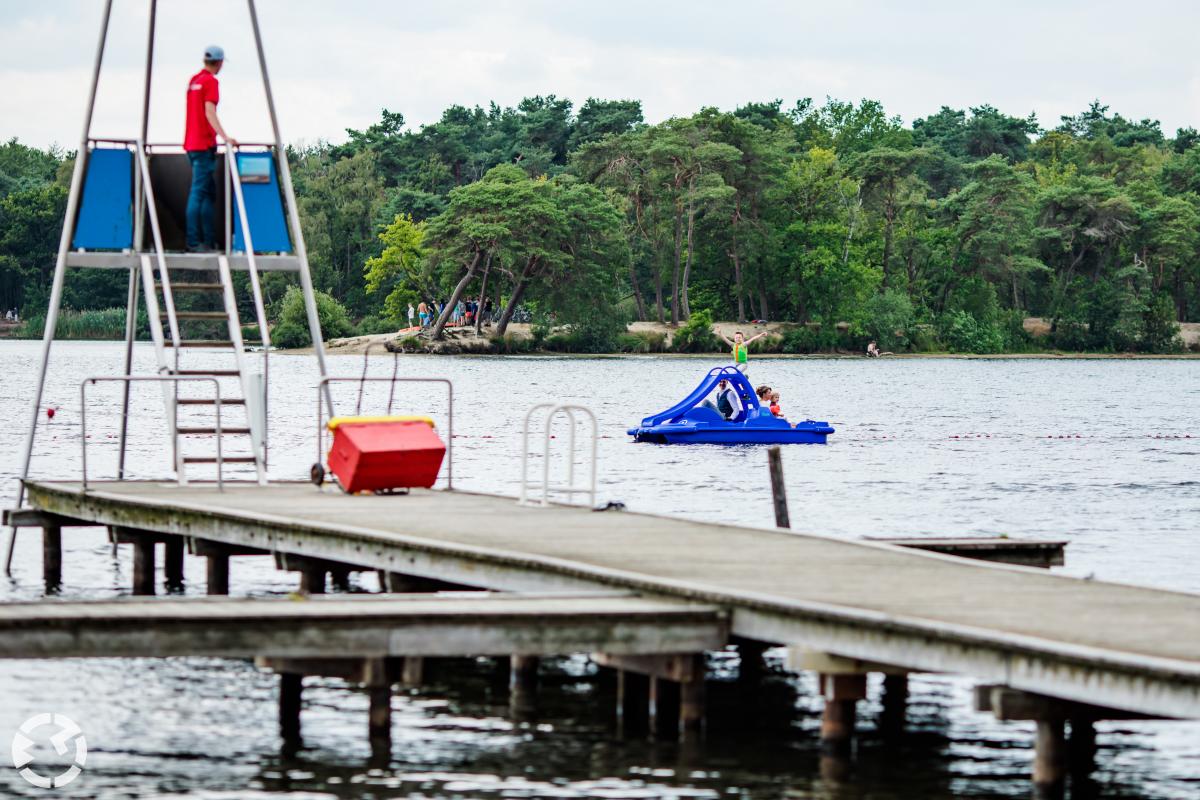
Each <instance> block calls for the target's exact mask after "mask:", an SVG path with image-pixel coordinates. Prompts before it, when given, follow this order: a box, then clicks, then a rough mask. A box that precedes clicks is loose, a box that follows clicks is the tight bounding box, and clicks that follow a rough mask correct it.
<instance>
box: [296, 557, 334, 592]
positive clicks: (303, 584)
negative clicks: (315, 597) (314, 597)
mask: <svg viewBox="0 0 1200 800" xmlns="http://www.w3.org/2000/svg"><path fill="white" fill-rule="evenodd" d="M327 574H328V573H327V571H326V569H325V568H324V567H320V566H316V565H314V564H306V565H305V567H304V569H302V570H300V594H325V576H326V575H327Z"/></svg>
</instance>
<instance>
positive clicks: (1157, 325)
mask: <svg viewBox="0 0 1200 800" xmlns="http://www.w3.org/2000/svg"><path fill="white" fill-rule="evenodd" d="M1139 346H1140V348H1141V349H1142V350H1143V351H1145V352H1147V353H1177V352H1179V351H1180V350H1182V349H1183V341H1182V340H1181V339H1180V338H1179V323H1178V322H1176V321H1175V303H1174V302H1173V301H1172V300H1171V296H1170V295H1168V294H1160V295H1158V296H1157V297H1155V298H1154V299H1153V300H1151V301H1150V303H1149V304H1147V306H1146V311H1145V313H1143V314H1142V336H1141V341H1140V342H1139Z"/></svg>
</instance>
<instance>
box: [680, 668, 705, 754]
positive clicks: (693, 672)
mask: <svg viewBox="0 0 1200 800" xmlns="http://www.w3.org/2000/svg"><path fill="white" fill-rule="evenodd" d="M705 667H706V664H705V659H704V654H703V653H698V654H696V655H694V656H692V665H691V669H690V670H688V671H687V672H686V674H684V675H683V676H682V677H683V680H682V681H680V683H679V733H680V735H682V736H683V737H685V738H686V737H688V736H690V735H693V734H696V733H698V732H700V731H702V730H703V729H704V700H705V691H704V674H705Z"/></svg>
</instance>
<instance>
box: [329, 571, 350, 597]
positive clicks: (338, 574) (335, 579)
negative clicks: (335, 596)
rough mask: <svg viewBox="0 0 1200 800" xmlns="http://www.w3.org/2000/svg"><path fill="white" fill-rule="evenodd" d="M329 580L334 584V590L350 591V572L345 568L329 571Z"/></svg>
mask: <svg viewBox="0 0 1200 800" xmlns="http://www.w3.org/2000/svg"><path fill="white" fill-rule="evenodd" d="M329 579H330V582H331V583H332V584H333V588H334V590H335V591H338V592H348V591H350V570H349V569H346V568H345V567H336V568H334V569H331V570H329Z"/></svg>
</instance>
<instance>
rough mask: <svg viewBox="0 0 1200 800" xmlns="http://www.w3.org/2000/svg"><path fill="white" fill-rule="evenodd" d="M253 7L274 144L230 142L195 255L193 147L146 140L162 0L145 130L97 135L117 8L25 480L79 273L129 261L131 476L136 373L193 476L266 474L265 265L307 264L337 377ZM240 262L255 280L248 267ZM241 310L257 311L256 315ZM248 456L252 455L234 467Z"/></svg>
mask: <svg viewBox="0 0 1200 800" xmlns="http://www.w3.org/2000/svg"><path fill="white" fill-rule="evenodd" d="M247 9H248V11H249V21H250V25H251V27H252V29H253V33H254V43H255V47H256V49H257V54H258V63H259V68H260V71H261V76H262V83H263V90H264V93H265V95H266V103H267V111H268V113H269V115H270V120H271V128H272V131H273V136H274V138H273V140H272V141H271V142H267V143H259V144H239V145H238V146H236V147H230V146H229V145H223V146H222V147H221V148H220V151H219V153H218V173H217V174H218V180H217V184H218V197H217V204H216V207H217V209H218V212H217V214H218V219H217V221H216V223H217V224H216V227H217V229H218V231H219V233H218V238H219V240H220V241H219V247H218V250H217V251H215V252H210V253H189V252H185V241H184V236H185V230H186V224H185V208H186V204H187V195H188V190H189V187H190V181H191V170H190V166H189V163H188V160H187V157H186V154H185V153H184V152H183V150H182V148H181V147H180V146H179V145H160V144H151V143H148V142H147V141H146V135H147V129H148V123H149V113H150V88H151V80H152V76H153V66H154V49H155V20H156V14H157V12H158V10H159V9H158V3H157V2H156V0H149V30H148V37H147V45H146V64H145V77H144V87H143V93H142V109H141V129H140V133H138V134H137V135H136V136H133V137H130V138H125V139H111V138H108V139H102V138H95V137H93V136H92V117H93V112H94V110H95V104H96V89H97V85H98V83H99V80H100V70H101V68H102V66H103V63H104V54H105V41H106V39H107V38H108V34H109V25H110V20H111V12H112V0H107V2H106V3H105V5H104V12H103V18H102V22H101V27H100V40H99V43H98V45H97V49H96V58H95V65H94V68H93V70H92V75H91V86H90V90H89V93H88V99H87V107H86V109H85V113H84V123H83V135H82V138H81V140H80V145H79V151H78V155H77V157H76V160H75V171H74V175H73V176H72V179H71V188H70V194H69V196H68V200H67V210H66V219H65V223H64V225H63V232H62V239H61V241H60V243H59V248H58V261H57V264H56V266H55V271H54V281H53V284H52V287H51V292H50V305H49V308H48V310H47V314H46V329H45V334H44V337H43V341H42V349H41V361H40V367H39V372H38V380H37V389H36V391H35V392H34V395H33V398H32V404H31V406H32V420H31V423H30V426H29V434H28V438H27V441H26V447H25V454H24V463H23V467H22V471H21V478H22V481H24V480H26V479H28V478H29V472H30V462H31V459H32V454H33V449H34V442H35V437H36V435H37V429H38V423H39V420H40V418H41V414H40V409H41V405H42V395H43V389H44V387H45V384H46V375H47V369H48V367H49V362H50V350H51V345H52V343H53V341H54V332H55V326H56V323H57V320H58V313H59V307H60V304H61V301H62V295H63V280H64V277H65V275H66V273H67V270H71V269H116V270H126V271H128V273H129V290H128V305H127V318H126V326H125V360H124V365H125V369H124V374H122V375H114V376H108V377H105V378H104V380H110V381H117V382H120V383H123V384H124V386H123V398H124V399H123V403H124V405H123V407H122V418H121V420H122V421H121V431H120V442H119V447H120V451H119V460H118V468H117V471H118V477H120V478H124V477H125V472H126V465H125V452H126V437H127V432H128V425H129V420H130V387H131V385H132V383H134V382H135V381H150V382H157V383H160V384H161V385H162V389H163V392H162V393H163V400H164V403H165V407H166V412H167V413H166V418H167V421H168V425H169V435H170V439H171V452H172V457H173V466H174V471H175V475H176V477H177V479H178V480H179V481H180V482H184V483H186V482H187V481H189V480H206V479H208V480H211V479H214V478H216V479H224V478H225V477H226V474H225V472H224V471H225V470H227V469H228V470H230V474H232V475H233V476H234V477H237V476H238V475H241V476H242V477H244V478H248V479H251V480H255V481H257V482H258V483H265V482H266V480H267V466H268V435H267V408H268V400H269V397H270V390H269V376H270V371H269V359H270V350H271V336H270V330H269V328H268V324H267V317H266V311H265V308H264V305H263V293H262V287H261V284H260V277H261V275H262V273H263V272H265V271H268V270H278V271H284V272H292V273H295V274H296V275H297V277H298V279H299V284H300V288H301V290H302V292H303V295H304V304H305V308H306V311H307V316H308V326H309V330H310V332H311V334H312V339H313V344H314V349H315V351H316V356H317V364H318V367H319V369H320V372H321V376H322V377H324V376H325V354H324V350H323V347H322V342H321V330H320V324H319V322H318V318H317V309H316V303H315V300H314V297H313V288H312V281H311V278H310V276H309V269H308V257H307V254H306V251H305V247H304V235H303V233H302V232H301V229H300V217H299V213H298V211H297V208H296V198H295V194H294V192H293V189H292V180H291V174H290V172H289V170H288V162H287V156H286V152H285V150H284V143H283V138H282V136H281V134H280V131H279V122H278V118H277V116H276V112H275V101H274V96H273V94H272V92H271V82H270V78H269V77H268V73H267V62H266V58H265V55H264V52H263V44H262V37H261V34H260V31H259V25H258V16H257V14H256V11H255V6H254V0H247ZM238 273H242V274H244V275H245V276H246V277H245V278H241V277H238ZM140 303H145V309H146V313H147V317H148V319H149V327H150V338H151V339H152V341H153V346H154V354H155V366H156V371H155V372H154V373H153V374H149V375H134V374H132V370H133V364H134V359H133V352H134V346H133V345H134V339H135V337H136V335H137V319H138V308H139V304H140ZM239 307H240V308H241V309H243V310H246V311H247V316H250V317H251V319H243V316H242V314H241V313H240V312H239ZM244 324H246V325H248V327H249V326H254V329H255V330H256V333H255V337H256V338H255V339H253V340H250V339H247V338H245V337H244V336H243V325H244ZM217 354H219V357H218V355H217ZM238 464H240V465H242V466H241V467H234V466H230V465H238ZM20 493H21V496H20V497H19V498H18V501H17V505H18V507H19V506H20V505H21V501H22V499H23V497H24V483H22V486H21V489H20ZM9 555H10V557H11V548H10V551H9Z"/></svg>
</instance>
